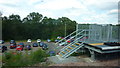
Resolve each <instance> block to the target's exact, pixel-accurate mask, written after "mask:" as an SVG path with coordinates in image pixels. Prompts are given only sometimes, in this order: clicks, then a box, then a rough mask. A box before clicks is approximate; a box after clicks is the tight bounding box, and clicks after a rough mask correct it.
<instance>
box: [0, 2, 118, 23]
mask: <svg viewBox="0 0 120 68" xmlns="http://www.w3.org/2000/svg"><path fill="white" fill-rule="evenodd" d="M118 1H119V0H0V11H1V12H2V13H3V16H9V15H11V14H18V15H20V16H21V19H23V18H24V17H26V16H27V15H28V14H29V13H31V12H39V13H40V14H42V15H43V16H47V17H51V18H55V19H57V18H58V17H68V18H70V19H71V20H75V21H76V22H77V23H99V24H117V23H118Z"/></svg>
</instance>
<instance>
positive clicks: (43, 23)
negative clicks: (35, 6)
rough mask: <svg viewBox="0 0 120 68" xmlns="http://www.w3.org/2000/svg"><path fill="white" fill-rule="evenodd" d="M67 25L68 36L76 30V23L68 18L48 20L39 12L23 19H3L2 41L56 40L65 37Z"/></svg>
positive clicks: (11, 16)
mask: <svg viewBox="0 0 120 68" xmlns="http://www.w3.org/2000/svg"><path fill="white" fill-rule="evenodd" d="M65 24H66V35H68V34H70V33H71V32H73V31H75V30H76V21H72V20H70V19H69V18H67V17H61V18H58V19H53V18H48V17H47V16H43V15H42V14H39V13H38V12H32V13H29V15H27V16H26V17H25V18H23V19H21V17H20V15H14V14H12V15H10V16H9V17H6V16H4V17H2V39H3V40H11V39H14V40H26V39H28V38H30V39H33V40H36V39H38V38H39V39H42V40H46V39H48V38H49V39H55V38H56V37H57V36H62V37H64V35H65Z"/></svg>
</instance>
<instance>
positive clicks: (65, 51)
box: [58, 30, 86, 58]
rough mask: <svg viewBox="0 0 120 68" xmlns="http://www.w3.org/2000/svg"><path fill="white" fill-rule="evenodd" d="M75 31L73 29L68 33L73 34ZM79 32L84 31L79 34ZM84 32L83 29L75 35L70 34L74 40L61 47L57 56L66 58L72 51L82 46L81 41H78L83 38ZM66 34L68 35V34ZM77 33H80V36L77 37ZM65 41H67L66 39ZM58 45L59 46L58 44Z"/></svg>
mask: <svg viewBox="0 0 120 68" xmlns="http://www.w3.org/2000/svg"><path fill="white" fill-rule="evenodd" d="M75 32H76V31H74V32H73V33H71V34H70V35H73V34H74V33H75ZM81 33H84V34H82V35H81ZM85 34H86V32H85V31H84V30H82V31H80V32H79V33H77V34H76V35H74V36H72V38H75V40H74V41H73V42H71V43H69V44H68V45H66V46H65V47H64V48H62V49H61V50H60V52H59V54H58V55H59V56H60V57H62V58H67V57H68V56H70V55H71V54H72V53H74V52H76V51H77V50H78V49H80V48H82V47H83V46H84V44H83V42H82V43H79V42H78V41H79V40H80V39H81V38H83V37H84V36H86V35H85ZM70 35H68V36H70ZM78 35H81V36H80V37H78V38H77V36H78ZM68 36H66V37H65V38H64V39H62V40H60V41H59V42H58V43H60V42H61V41H63V40H65V39H66V38H67V37H68ZM66 42H67V41H66ZM58 47H59V46H58Z"/></svg>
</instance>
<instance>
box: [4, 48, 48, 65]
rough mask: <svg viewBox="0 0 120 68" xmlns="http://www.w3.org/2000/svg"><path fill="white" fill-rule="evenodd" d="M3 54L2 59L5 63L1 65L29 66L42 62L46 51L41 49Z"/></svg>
mask: <svg viewBox="0 0 120 68" xmlns="http://www.w3.org/2000/svg"><path fill="white" fill-rule="evenodd" d="M4 54H5V55H4V56H3V61H4V62H5V64H4V65H3V66H31V65H33V64H36V63H39V62H44V61H45V59H46V57H48V55H47V54H46V52H45V51H43V50H41V49H40V50H37V51H35V52H32V51H31V52H29V51H26V52H25V53H22V52H20V53H18V52H15V53H13V52H8V53H4Z"/></svg>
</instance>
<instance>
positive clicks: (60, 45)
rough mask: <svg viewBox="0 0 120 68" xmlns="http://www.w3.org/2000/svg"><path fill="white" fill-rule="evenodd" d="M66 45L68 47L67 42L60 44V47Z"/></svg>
mask: <svg viewBox="0 0 120 68" xmlns="http://www.w3.org/2000/svg"><path fill="white" fill-rule="evenodd" d="M65 45H67V42H61V43H59V46H65Z"/></svg>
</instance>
